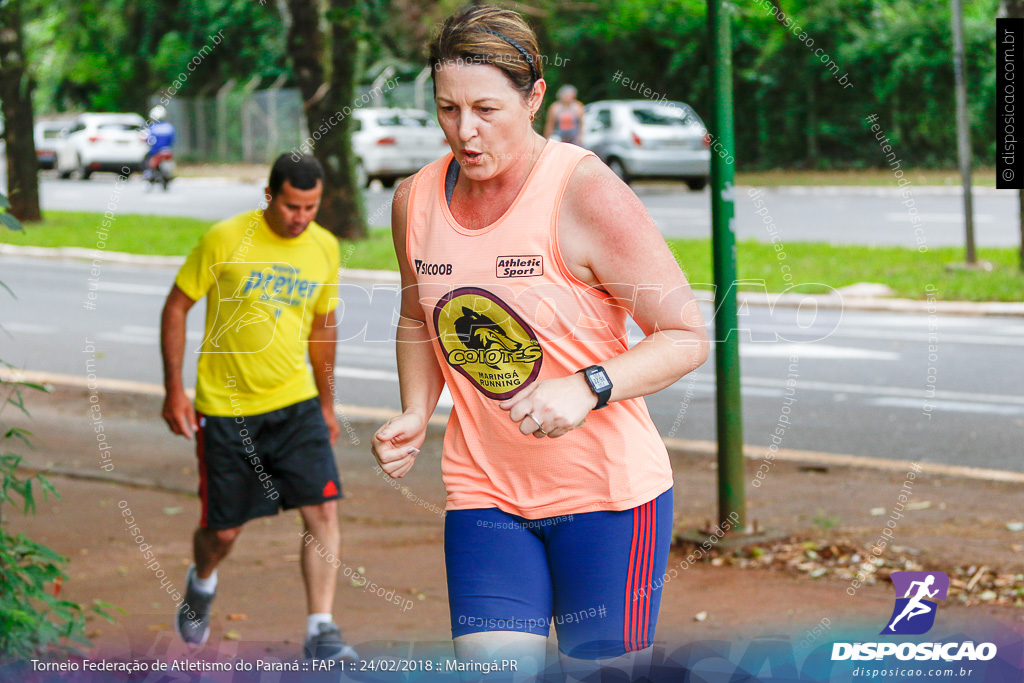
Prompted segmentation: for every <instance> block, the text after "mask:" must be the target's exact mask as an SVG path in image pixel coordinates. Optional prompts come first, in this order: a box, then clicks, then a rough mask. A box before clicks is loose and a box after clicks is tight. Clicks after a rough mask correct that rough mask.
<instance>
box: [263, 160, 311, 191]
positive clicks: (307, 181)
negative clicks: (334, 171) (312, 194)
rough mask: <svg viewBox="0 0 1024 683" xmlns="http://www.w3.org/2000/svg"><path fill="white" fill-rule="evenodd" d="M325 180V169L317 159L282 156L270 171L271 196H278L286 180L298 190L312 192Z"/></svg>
mask: <svg viewBox="0 0 1024 683" xmlns="http://www.w3.org/2000/svg"><path fill="white" fill-rule="evenodd" d="M323 179H324V169H323V167H322V166H321V165H320V162H319V161H317V160H316V158H315V157H307V156H300V157H298V159H296V158H295V157H293V156H292V155H290V154H282V155H281V156H279V157H278V158H277V160H276V161H275V162H274V165H273V167H271V169H270V183H269V185H270V194H271V196H274V195H277V193H278V192H280V191H281V187H282V186H283V185H284V181H286V180H287V181H288V182H289V183H291V186H292V187H294V188H295V189H296V190H312V189H313V188H314V187H316V181H318V180H319V181H323Z"/></svg>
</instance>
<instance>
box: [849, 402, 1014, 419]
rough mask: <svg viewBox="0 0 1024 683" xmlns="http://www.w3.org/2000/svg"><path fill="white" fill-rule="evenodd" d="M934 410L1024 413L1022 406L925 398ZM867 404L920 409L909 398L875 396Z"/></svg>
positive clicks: (990, 413)
mask: <svg viewBox="0 0 1024 683" xmlns="http://www.w3.org/2000/svg"><path fill="white" fill-rule="evenodd" d="M926 400H927V401H928V405H930V406H931V407H932V408H933V409H934V411H935V412H937V413H938V412H942V411H951V412H954V413H981V414H987V415H1020V414H1021V413H1024V406H1003V405H997V404H994V403H967V402H966V401H936V400H935V399H926ZM867 403H868V404H869V405H875V406H885V407H889V408H915V409H917V410H921V409H922V405H923V404H922V403H921V401H920V400H914V399H910V398H876V399H872V400H870V401H868V402H867Z"/></svg>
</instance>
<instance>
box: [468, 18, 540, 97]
mask: <svg viewBox="0 0 1024 683" xmlns="http://www.w3.org/2000/svg"><path fill="white" fill-rule="evenodd" d="M474 28H475V29H476V30H477V31H484V32H485V33H490V34H491V35H492V36H497V37H499V38H501V39H502V40H504V41H505V42H506V43H508V44H509V45H511V46H512V47H514V48H515V49H517V50H519V52H520V53H521V54H522V55H523V57H524V58H525V59H526V62H527V63H528V64H529V65H530V73H531V74H532V75H533V80H534V82H537V81H539V80H540V74H539V73H538V72H537V66H536V65H535V64H534V63H533V57H531V56H530V53H529V52H527V51H526V50H525V49H523V46H522V45H520V44H519V43H517V42H516V41H514V40H512V39H511V38H509V37H508V36H506V35H505V34H504V33H498V32H497V31H494V30H492V29H489V28H484V27H482V26H476V27H474ZM531 85H532V84H531Z"/></svg>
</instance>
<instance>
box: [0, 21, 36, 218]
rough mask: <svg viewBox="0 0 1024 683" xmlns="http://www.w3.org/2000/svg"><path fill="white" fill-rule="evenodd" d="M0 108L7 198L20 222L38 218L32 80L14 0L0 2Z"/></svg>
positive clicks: (13, 213) (11, 211)
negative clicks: (4, 150)
mask: <svg viewBox="0 0 1024 683" xmlns="http://www.w3.org/2000/svg"><path fill="white" fill-rule="evenodd" d="M0 107H2V110H3V115H4V123H5V126H4V140H5V141H6V143H7V198H8V199H9V200H10V202H11V208H10V213H11V215H13V216H14V217H15V218H17V219H18V220H20V221H23V222H24V221H38V220H40V219H41V218H42V215H41V214H40V212H39V179H38V171H39V160H38V159H37V158H36V144H35V140H34V139H33V136H32V128H33V121H32V80H31V78H30V77H29V74H28V71H27V69H26V64H25V49H24V45H23V42H22V37H21V7H20V3H18V2H0Z"/></svg>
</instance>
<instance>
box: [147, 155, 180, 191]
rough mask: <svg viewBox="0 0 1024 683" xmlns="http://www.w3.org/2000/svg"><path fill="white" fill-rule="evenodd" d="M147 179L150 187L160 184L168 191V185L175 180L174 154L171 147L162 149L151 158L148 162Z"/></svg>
mask: <svg viewBox="0 0 1024 683" xmlns="http://www.w3.org/2000/svg"><path fill="white" fill-rule="evenodd" d="M145 178H146V180H148V181H149V187H150V188H152V187H153V186H154V185H157V184H160V185H161V186H162V187H163V188H164V192H166V191H167V186H168V185H170V184H171V181H172V180H174V154H172V153H171V151H170V150H169V149H162V150H160V151H159V152H157V153H156V154H154V155H153V156H151V157H150V158H149V161H148V162H147V163H146V173H145Z"/></svg>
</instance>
